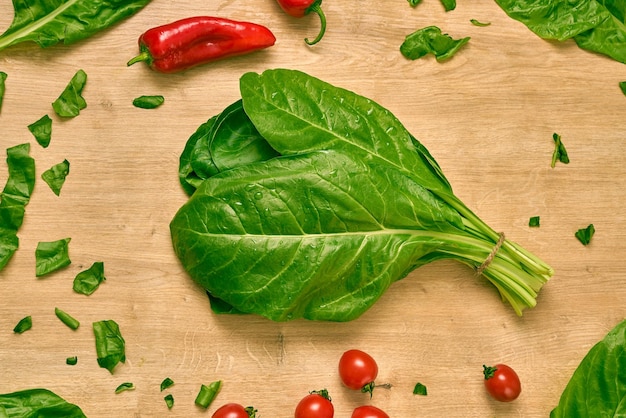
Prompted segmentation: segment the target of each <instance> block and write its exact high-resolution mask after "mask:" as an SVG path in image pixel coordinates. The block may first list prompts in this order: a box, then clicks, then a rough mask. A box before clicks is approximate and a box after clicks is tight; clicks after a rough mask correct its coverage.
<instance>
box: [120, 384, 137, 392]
mask: <svg viewBox="0 0 626 418" xmlns="http://www.w3.org/2000/svg"><path fill="white" fill-rule="evenodd" d="M127 390H135V385H133V384H132V383H131V382H125V383H122V384H121V385H119V386H118V387H117V388H115V393H121V392H125V391H127Z"/></svg>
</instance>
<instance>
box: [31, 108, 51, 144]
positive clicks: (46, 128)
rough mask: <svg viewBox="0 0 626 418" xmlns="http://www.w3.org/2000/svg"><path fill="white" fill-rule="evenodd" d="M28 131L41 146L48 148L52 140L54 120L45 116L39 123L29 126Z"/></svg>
mask: <svg viewBox="0 0 626 418" xmlns="http://www.w3.org/2000/svg"><path fill="white" fill-rule="evenodd" d="M28 130H29V131H30V133H32V134H33V136H34V137H35V139H36V140H37V143H38V144H39V145H41V146H42V147H44V148H48V145H50V139H51V138H52V119H51V118H50V116H48V115H43V116H42V117H41V118H39V119H38V120H37V121H35V122H33V123H31V124H30V125H28Z"/></svg>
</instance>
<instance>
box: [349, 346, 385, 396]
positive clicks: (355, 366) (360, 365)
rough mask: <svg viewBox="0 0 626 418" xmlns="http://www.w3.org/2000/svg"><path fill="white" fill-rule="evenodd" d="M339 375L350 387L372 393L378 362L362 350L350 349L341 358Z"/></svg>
mask: <svg viewBox="0 0 626 418" xmlns="http://www.w3.org/2000/svg"><path fill="white" fill-rule="evenodd" d="M339 376H340V377H341V380H342V381H343V383H344V385H346V386H347V387H349V388H350V389H354V390H360V391H361V392H369V393H370V394H371V393H372V391H373V390H374V380H376V377H377V376H378V364H376V360H374V359H373V358H372V356H370V355H369V354H367V353H365V352H363V351H361V350H348V351H346V352H345V353H343V355H342V356H341V358H340V359H339Z"/></svg>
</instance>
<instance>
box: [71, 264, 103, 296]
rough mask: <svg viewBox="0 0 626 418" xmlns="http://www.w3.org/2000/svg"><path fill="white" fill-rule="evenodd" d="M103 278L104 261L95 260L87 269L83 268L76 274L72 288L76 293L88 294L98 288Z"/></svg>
mask: <svg viewBox="0 0 626 418" xmlns="http://www.w3.org/2000/svg"><path fill="white" fill-rule="evenodd" d="M105 280H106V277H104V263H103V262H102V261H96V262H95V263H93V264H92V265H91V267H89V268H88V269H87V270H83V271H81V272H80V273H78V274H77V275H76V277H75V278H74V284H73V289H74V292H76V293H81V294H83V295H87V296H89V295H91V294H92V293H93V292H95V291H96V290H98V287H100V284H101V283H102V282H103V281H105Z"/></svg>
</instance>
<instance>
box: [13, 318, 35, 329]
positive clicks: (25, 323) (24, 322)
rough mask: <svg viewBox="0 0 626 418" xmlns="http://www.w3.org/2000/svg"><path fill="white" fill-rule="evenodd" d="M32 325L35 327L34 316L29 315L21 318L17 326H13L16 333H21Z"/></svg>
mask: <svg viewBox="0 0 626 418" xmlns="http://www.w3.org/2000/svg"><path fill="white" fill-rule="evenodd" d="M32 327H33V317H32V316H30V315H28V316H27V317H24V318H22V319H20V321H19V322H18V323H17V325H16V326H15V328H13V332H14V333H16V334H21V333H23V332H25V331H28V330H29V329H31V328H32Z"/></svg>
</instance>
